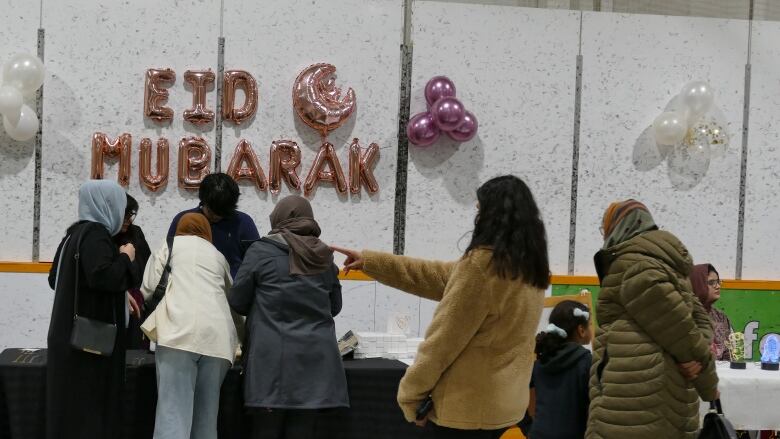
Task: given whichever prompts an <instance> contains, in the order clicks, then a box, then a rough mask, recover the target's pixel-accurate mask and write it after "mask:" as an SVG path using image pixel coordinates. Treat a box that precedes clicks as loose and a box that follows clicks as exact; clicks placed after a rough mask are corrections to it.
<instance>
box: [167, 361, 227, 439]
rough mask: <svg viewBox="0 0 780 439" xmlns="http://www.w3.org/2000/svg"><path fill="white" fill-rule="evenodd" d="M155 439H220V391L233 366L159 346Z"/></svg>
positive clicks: (225, 362)
mask: <svg viewBox="0 0 780 439" xmlns="http://www.w3.org/2000/svg"><path fill="white" fill-rule="evenodd" d="M154 361H155V364H156V366H157V414H156V416H155V420H154V439H217V414H218V413H219V389H220V388H221V387H222V381H223V380H224V379H225V375H226V374H227V371H228V369H230V362H229V361H227V360H225V359H223V358H216V357H208V356H205V355H199V354H194V353H192V352H187V351H182V350H179V349H172V348H166V347H164V346H157V350H156V352H155V360H154Z"/></svg>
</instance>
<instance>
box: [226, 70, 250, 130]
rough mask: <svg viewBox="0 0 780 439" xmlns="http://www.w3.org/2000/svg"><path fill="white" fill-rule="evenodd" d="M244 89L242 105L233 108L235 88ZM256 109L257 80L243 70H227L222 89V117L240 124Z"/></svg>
mask: <svg viewBox="0 0 780 439" xmlns="http://www.w3.org/2000/svg"><path fill="white" fill-rule="evenodd" d="M238 89H241V90H243V91H244V96H245V100H244V105H242V106H241V108H234V106H235V104H236V90H238ZM256 111H257V81H255V78H254V77H253V76H252V75H250V74H249V72H245V71H243V70H227V71H226V72H225V82H224V87H223V90H222V119H223V120H229V121H232V122H233V123H234V124H236V125H240V124H241V123H242V122H244V121H245V120H247V119H251V118H252V116H254V115H255V112H256Z"/></svg>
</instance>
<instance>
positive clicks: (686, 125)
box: [653, 81, 729, 152]
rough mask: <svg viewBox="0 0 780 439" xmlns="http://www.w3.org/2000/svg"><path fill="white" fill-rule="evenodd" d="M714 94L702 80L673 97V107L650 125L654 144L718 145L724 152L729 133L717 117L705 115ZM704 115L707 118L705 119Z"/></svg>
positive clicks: (688, 85)
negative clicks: (652, 129)
mask: <svg viewBox="0 0 780 439" xmlns="http://www.w3.org/2000/svg"><path fill="white" fill-rule="evenodd" d="M714 100H715V95H714V93H713V91H712V87H710V85H709V84H707V83H706V82H704V81H692V82H689V83H687V84H685V86H684V87H683V88H682V91H680V94H679V95H678V96H677V97H676V98H675V101H676V105H675V106H673V108H671V109H669V110H666V111H664V112H663V113H661V115H660V116H658V117H657V118H656V119H655V121H654V122H653V128H654V131H655V141H656V142H657V143H658V144H660V145H684V146H688V147H693V148H696V149H702V148H709V147H713V146H718V150H719V151H718V152H724V151H725V148H726V147H727V146H728V141H729V139H728V134H727V133H726V130H725V129H724V128H723V124H722V123H721V122H720V121H719V120H718V118H716V117H710V116H708V112H710V109H712V108H713V102H714ZM705 116H706V117H705Z"/></svg>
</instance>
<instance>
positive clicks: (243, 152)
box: [227, 139, 268, 191]
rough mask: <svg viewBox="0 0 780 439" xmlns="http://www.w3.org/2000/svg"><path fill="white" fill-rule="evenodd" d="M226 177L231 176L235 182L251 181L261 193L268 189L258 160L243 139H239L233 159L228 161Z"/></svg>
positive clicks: (250, 146) (249, 145)
mask: <svg viewBox="0 0 780 439" xmlns="http://www.w3.org/2000/svg"><path fill="white" fill-rule="evenodd" d="M244 163H246V166H243V164H244ZM227 175H229V176H231V177H232V178H233V180H235V181H239V180H243V179H246V180H252V181H253V182H254V183H255V186H257V188H258V189H260V190H261V191H264V190H266V189H267V188H268V183H267V182H266V180H265V173H264V172H263V168H262V167H261V166H260V160H258V159H257V154H255V150H254V149H252V145H251V144H250V143H249V142H247V141H246V140H245V139H241V141H240V142H238V146H236V150H235V151H233V158H231V159H230V165H228V170H227Z"/></svg>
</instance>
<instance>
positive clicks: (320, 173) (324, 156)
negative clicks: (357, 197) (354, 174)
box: [303, 142, 347, 195]
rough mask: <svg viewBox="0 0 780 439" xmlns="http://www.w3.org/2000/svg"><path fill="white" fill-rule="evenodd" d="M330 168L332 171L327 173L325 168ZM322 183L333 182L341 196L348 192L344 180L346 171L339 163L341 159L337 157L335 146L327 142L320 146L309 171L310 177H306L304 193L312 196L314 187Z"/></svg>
mask: <svg viewBox="0 0 780 439" xmlns="http://www.w3.org/2000/svg"><path fill="white" fill-rule="evenodd" d="M326 165H327V166H328V167H329V168H330V171H325V170H324V168H325V166H326ZM320 181H327V182H332V183H334V184H335V186H336V190H337V191H338V192H339V193H340V194H344V193H346V192H347V181H346V180H345V179H344V170H343V169H341V163H339V157H338V156H337V155H336V150H335V149H333V145H331V144H330V143H328V142H325V143H323V144H322V146H320V150H319V152H317V157H316V158H315V159H314V164H313V165H312V166H311V169H310V170H309V175H308V176H307V177H306V183H304V184H303V192H304V194H306V195H309V194H311V192H312V191H313V190H314V187H315V186H316V185H317V183H318V182H320Z"/></svg>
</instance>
